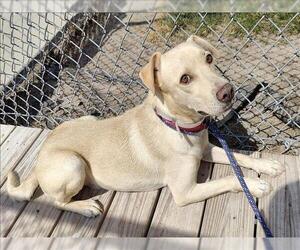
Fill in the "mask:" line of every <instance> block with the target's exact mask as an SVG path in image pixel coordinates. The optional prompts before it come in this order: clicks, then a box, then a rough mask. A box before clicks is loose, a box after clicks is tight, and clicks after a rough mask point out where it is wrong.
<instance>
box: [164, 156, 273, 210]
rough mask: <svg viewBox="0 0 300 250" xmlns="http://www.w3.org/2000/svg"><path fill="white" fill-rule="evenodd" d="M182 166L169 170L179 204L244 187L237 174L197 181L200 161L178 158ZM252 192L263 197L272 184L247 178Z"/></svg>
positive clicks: (169, 176)
mask: <svg viewBox="0 0 300 250" xmlns="http://www.w3.org/2000/svg"><path fill="white" fill-rule="evenodd" d="M176 163H177V164H176V165H177V166H178V165H179V164H180V163H182V164H184V165H182V166H181V167H180V168H179V167H175V168H172V171H169V172H168V177H167V183H168V187H169V188H170V190H171V193H172V195H173V198H174V200H175V202H176V204H177V205H179V206H185V205H187V204H190V203H194V202H199V201H203V200H205V199H208V198H211V197H214V196H217V195H220V194H223V193H226V192H240V191H242V188H241V186H240V184H239V182H238V180H237V178H236V177H235V176H227V177H225V178H221V179H219V180H213V181H210V182H206V183H197V173H198V166H199V162H197V161H196V160H195V161H194V163H193V161H192V160H191V159H190V161H186V162H185V163H184V161H182V160H180V159H178V160H177V161H176ZM245 181H246V183H247V185H248V187H249V189H250V192H251V193H252V194H253V195H254V196H256V197H262V196H264V195H266V194H268V193H269V192H270V191H271V186H270V185H269V184H268V183H267V182H265V181H263V180H260V179H253V178H245Z"/></svg>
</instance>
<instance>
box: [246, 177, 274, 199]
mask: <svg viewBox="0 0 300 250" xmlns="http://www.w3.org/2000/svg"><path fill="white" fill-rule="evenodd" d="M245 181H246V183H247V186H248V188H249V190H250V192H251V194H253V195H254V196H255V197H257V198H260V197H263V196H265V195H267V194H269V193H270V192H271V191H272V186H271V185H270V184H269V183H268V182H266V181H264V180H261V179H258V178H257V179H252V178H245Z"/></svg>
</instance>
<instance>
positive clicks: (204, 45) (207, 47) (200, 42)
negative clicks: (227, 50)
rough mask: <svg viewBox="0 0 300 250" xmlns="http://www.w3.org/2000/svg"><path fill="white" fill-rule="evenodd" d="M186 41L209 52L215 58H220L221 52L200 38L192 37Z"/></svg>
mask: <svg viewBox="0 0 300 250" xmlns="http://www.w3.org/2000/svg"><path fill="white" fill-rule="evenodd" d="M186 41H187V42H192V43H196V44H197V45H198V46H200V47H201V48H203V49H205V50H207V51H209V52H210V53H211V54H212V55H213V56H215V57H219V56H220V52H219V51H218V50H217V49H216V48H215V47H214V46H212V45H211V44H210V43H209V42H207V41H206V40H204V39H203V38H201V37H199V36H196V35H191V36H190V37H189V38H188V39H187V40H186Z"/></svg>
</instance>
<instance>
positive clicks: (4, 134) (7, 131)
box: [0, 124, 15, 145]
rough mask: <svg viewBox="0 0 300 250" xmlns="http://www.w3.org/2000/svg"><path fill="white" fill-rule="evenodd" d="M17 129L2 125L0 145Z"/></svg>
mask: <svg viewBox="0 0 300 250" xmlns="http://www.w3.org/2000/svg"><path fill="white" fill-rule="evenodd" d="M14 129H15V126H12V125H3V124H0V132H1V136H0V145H1V144H2V143H3V142H4V141H5V140H6V138H7V137H8V136H9V135H10V133H11V132H12V131H13V130H14Z"/></svg>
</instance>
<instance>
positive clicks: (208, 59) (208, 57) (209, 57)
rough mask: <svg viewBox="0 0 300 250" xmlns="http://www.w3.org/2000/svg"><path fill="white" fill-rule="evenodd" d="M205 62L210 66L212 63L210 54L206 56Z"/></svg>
mask: <svg viewBox="0 0 300 250" xmlns="http://www.w3.org/2000/svg"><path fill="white" fill-rule="evenodd" d="M206 62H207V63H209V64H211V63H212V62H213V57H212V55H211V54H208V55H206Z"/></svg>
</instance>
